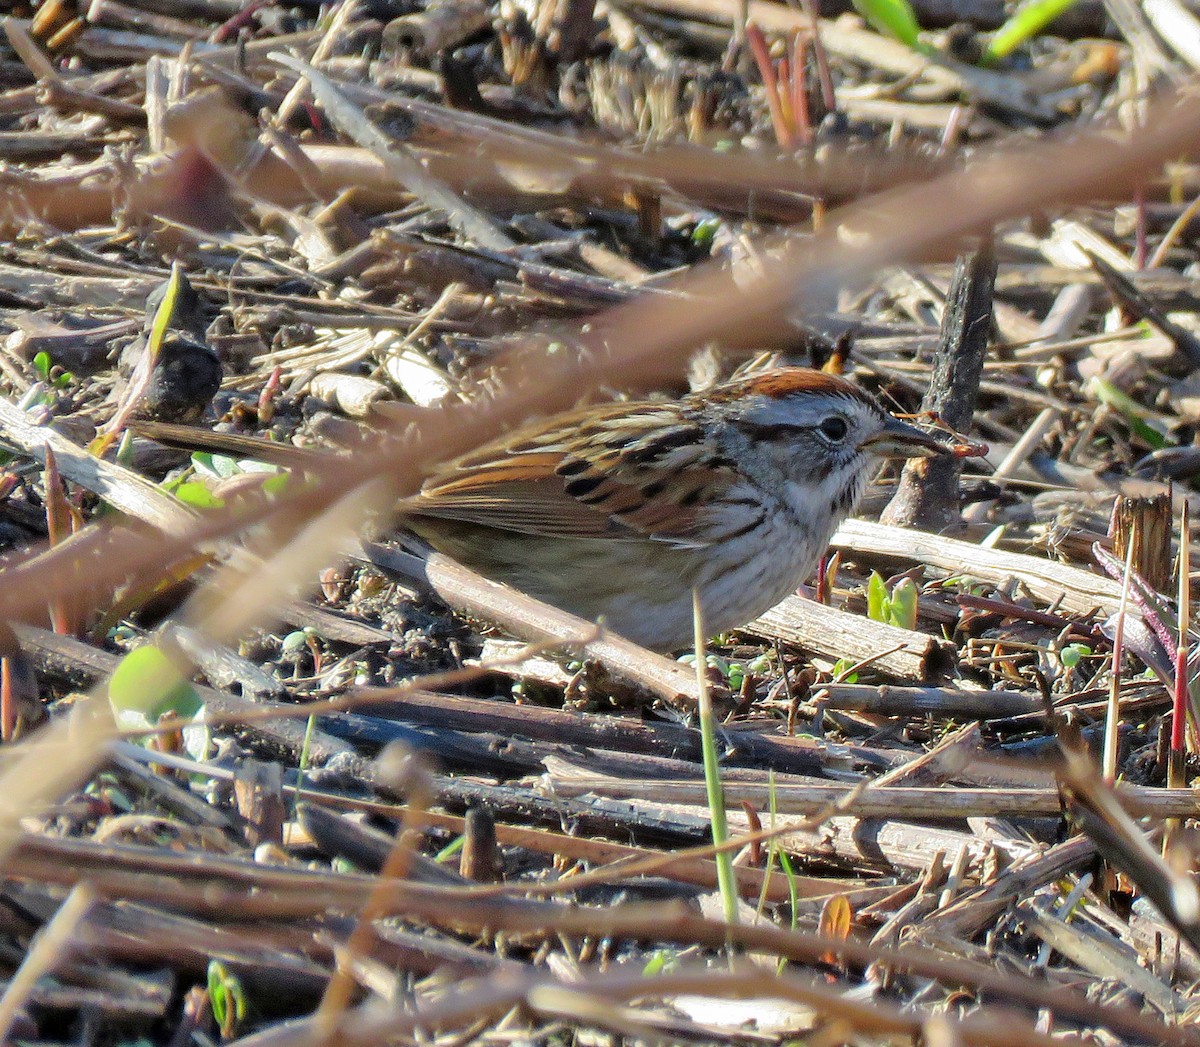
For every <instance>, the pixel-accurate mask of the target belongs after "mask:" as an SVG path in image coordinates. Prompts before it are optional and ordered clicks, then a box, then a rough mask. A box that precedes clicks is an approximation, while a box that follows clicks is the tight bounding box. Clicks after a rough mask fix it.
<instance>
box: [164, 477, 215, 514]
mask: <svg viewBox="0 0 1200 1047" xmlns="http://www.w3.org/2000/svg"><path fill="white" fill-rule="evenodd" d="M171 494H173V495H174V496H175V497H176V498H178V499H179V500H180V501H181V502H183V504H184V505H190V506H191V507H192V508H193V509H220V508H221V506H223V505H224V504H225V503H224V502H223V501H222V500H221V499H220V498H218V497H217V496H216V495H215V494H213V493H212V491H210V490H209V489H208V488H207V487H206V486H205V485H204V484H202V483H201V482H200V481H199V480H184V481H183V482H182V483H179V484H176V485H175V486H174V487H173V488H172V489H171Z"/></svg>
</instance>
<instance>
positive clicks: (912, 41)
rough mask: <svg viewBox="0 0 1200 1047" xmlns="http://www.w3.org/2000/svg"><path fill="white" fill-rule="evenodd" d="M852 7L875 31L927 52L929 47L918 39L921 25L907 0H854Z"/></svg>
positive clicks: (915, 49)
mask: <svg viewBox="0 0 1200 1047" xmlns="http://www.w3.org/2000/svg"><path fill="white" fill-rule="evenodd" d="M854 9H855V10H856V11H857V12H858V13H859V14H860V15H862V16H863V18H865V19H866V20H867V22H868V24H869V25H870V26H871V27H872V28H873V29H875V30H876V31H877V32H880V33H882V34H883V35H884V36H890V37H894V38H895V39H896V40H899V41H900V42H901V43H902V44H908V46H909V47H911V48H912V49H913V50H914V51H920V52H921V53H922V54H929V52H930V48H929V46H928V45H927V44H925V43H923V42H922V41H921V39H920V32H921V26H920V25H919V24H918V22H917V16H916V14H915V12H914V11H913V9H912V7H911V6H910V5H909V3H908V0H854Z"/></svg>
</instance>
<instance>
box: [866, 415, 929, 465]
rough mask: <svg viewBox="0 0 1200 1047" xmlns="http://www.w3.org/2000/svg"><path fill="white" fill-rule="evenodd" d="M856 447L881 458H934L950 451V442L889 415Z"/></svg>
mask: <svg viewBox="0 0 1200 1047" xmlns="http://www.w3.org/2000/svg"><path fill="white" fill-rule="evenodd" d="M858 447H859V450H860V451H870V452H871V454H877V455H879V456H880V457H883V458H934V457H936V456H938V455H943V454H950V453H951V445H950V444H947V443H943V442H942V441H941V440H939V439H937V438H936V437H935V436H934V435H933V434H932V433H927V432H925V431H924V430H921V429H918V428H917V427H916V426H915V425H909V424H908V422H902V421H900V419H899V418H893V417H892V416H891V415H888V420H887V421H886V422H884V425H883V428H882V429H880V430H879V432H877V433H876V434H875V435H874V436H869V437H867V439H865V440H864V441H863V442H862V443H861V444H859V445H858Z"/></svg>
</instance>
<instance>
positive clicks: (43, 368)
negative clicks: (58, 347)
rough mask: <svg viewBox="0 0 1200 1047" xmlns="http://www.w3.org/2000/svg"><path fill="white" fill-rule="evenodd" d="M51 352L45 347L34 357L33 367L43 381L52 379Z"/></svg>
mask: <svg viewBox="0 0 1200 1047" xmlns="http://www.w3.org/2000/svg"><path fill="white" fill-rule="evenodd" d="M52 366H53V365H52V364H51V362H50V354H49V353H48V352H46V351H45V350H44V349H43V350H42V351H41V352H40V353H38V354H37V355H36V356H35V357H34V358H33V369H34V370H35V371H37V373H38V374H39V375H40V376H41V379H42V381H43V382H46V381H49V379H50V368H51V367H52Z"/></svg>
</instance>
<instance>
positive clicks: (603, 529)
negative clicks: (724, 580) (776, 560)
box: [407, 403, 746, 547]
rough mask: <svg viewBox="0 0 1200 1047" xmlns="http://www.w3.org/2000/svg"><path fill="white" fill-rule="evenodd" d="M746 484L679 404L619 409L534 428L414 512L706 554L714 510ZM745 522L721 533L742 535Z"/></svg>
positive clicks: (455, 471)
mask: <svg viewBox="0 0 1200 1047" xmlns="http://www.w3.org/2000/svg"><path fill="white" fill-rule="evenodd" d="M665 473H669V476H670V482H666V480H665ZM739 479H740V478H739V477H738V476H737V474H736V473H735V472H734V470H733V468H732V464H731V463H728V462H727V461H725V460H724V458H723V456H722V455H721V454H720V452H719V449H718V448H717V447H716V445H715V443H714V440H713V437H712V435H711V434H710V433H708V432H707V431H706V430H705V428H704V427H703V426H702V425H701V424H700V423H699V422H697V421H695V420H693V419H691V418H689V417H687V416H686V415H685V414H684V413H683V411H681V410H680V408H679V407H678V405H674V404H661V403H640V404H613V405H610V406H609V407H607V408H590V409H587V410H585V411H582V412H577V413H575V414H573V415H567V416H559V417H557V418H555V419H552V420H551V421H549V422H542V423H535V424H534V425H532V426H527V427H526V428H524V429H522V430H518V431H517V432H515V433H513V434H511V435H510V436H508V437H506V438H503V439H501V440H498V441H495V442H493V443H491V444H489V445H486V446H485V447H483V448H480V449H479V450H477V451H474V452H472V453H471V454H469V455H465V456H464V457H462V458H460V459H458V460H457V461H455V462H452V463H450V464H449V465H448V466H446V467H444V468H443V469H442V470H441V471H440V472H439V473H437V474H436V475H434V476H432V477H431V478H430V479H429V480H428V481H427V482H426V484H425V486H424V488H423V489H422V491H421V493H420V494H419V495H418V496H417V497H416V498H415V499H413V500H412V501H411V502H410V503H409V504H408V506H407V507H408V508H409V509H410V510H411V511H412V512H414V513H417V514H419V515H422V516H426V517H438V518H442V519H448V520H460V521H464V522H467V523H473V524H480V525H484V526H489V527H497V528H501V529H503V530H506V531H515V532H517V533H522V534H535V535H544V536H548V537H557V538H608V539H612V540H617V541H619V540H622V539H625V540H629V539H645V538H647V537H648V538H653V539H656V540H659V541H662V542H667V543H670V544H673V545H679V546H689V547H700V546H704V545H708V544H711V543H713V542H715V541H719V540H721V537H722V535H721V534H720V533H713V530H714V529H713V523H714V521H713V519H712V513H711V510H712V507H713V503H714V502H720V501H721V500H722V498H723V496H729V495H731V494H732V493H733V492H734V488H735V487H738V486H739ZM741 486H744V484H742V485H741ZM738 501H744V499H736V498H735V499H733V502H734V503H736V502H738ZM706 513H707V514H708V515H707V518H705V516H703V515H702V514H706ZM724 515H725V516H726V517H729V516H730V514H728V513H726V514H724ZM745 515H746V513H745V512H741V513H740V514H739V513H734V514H733V516H732V517H730V519H729V520H728V527H727V528H725V527H717V528H716V530H717V531H725V530H728V531H729V532H730V533H732V532H734V531H736V530H738V529H739V528H740V526H741V524H742V519H743V518H744V517H745ZM702 524H704V526H703V527H701V525H702Z"/></svg>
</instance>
